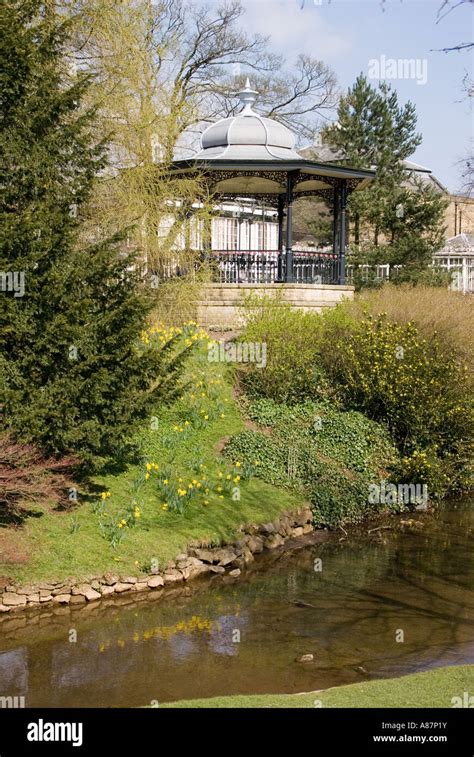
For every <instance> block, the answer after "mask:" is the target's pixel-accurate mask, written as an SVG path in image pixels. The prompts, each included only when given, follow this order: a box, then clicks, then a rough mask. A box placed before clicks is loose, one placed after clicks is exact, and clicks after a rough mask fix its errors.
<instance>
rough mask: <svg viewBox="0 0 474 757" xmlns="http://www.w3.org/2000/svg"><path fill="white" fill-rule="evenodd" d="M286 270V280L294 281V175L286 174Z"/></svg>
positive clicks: (288, 281) (289, 282)
mask: <svg viewBox="0 0 474 757" xmlns="http://www.w3.org/2000/svg"><path fill="white" fill-rule="evenodd" d="M285 257H286V270H285V281H286V282H287V283H288V284H291V283H292V282H293V177H292V175H291V174H290V173H288V174H287V176H286V250H285Z"/></svg>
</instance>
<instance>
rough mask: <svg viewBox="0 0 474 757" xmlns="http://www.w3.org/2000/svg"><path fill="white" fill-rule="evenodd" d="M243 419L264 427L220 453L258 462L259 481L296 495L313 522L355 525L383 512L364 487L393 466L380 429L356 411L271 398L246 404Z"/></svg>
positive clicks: (394, 461)
mask: <svg viewBox="0 0 474 757" xmlns="http://www.w3.org/2000/svg"><path fill="white" fill-rule="evenodd" d="M247 412H248V415H249V417H250V418H251V419H252V420H254V421H256V422H257V423H259V424H261V425H263V426H266V427H270V428H271V435H269V434H268V432H266V433H263V432H260V431H244V432H242V433H240V434H237V435H236V436H234V437H233V438H232V439H231V440H230V442H229V443H228V444H227V446H226V448H225V451H224V452H225V454H226V455H227V456H229V457H231V458H232V459H235V458H237V457H238V458H239V459H240V460H242V461H243V462H244V463H247V462H250V461H252V460H258V462H259V466H258V469H257V470H258V473H257V475H259V476H260V477H262V478H263V479H264V480H265V481H268V482H269V483H272V484H276V485H278V486H285V487H288V488H292V489H296V490H297V491H300V492H301V493H302V494H303V495H304V496H305V497H307V498H308V499H309V500H310V502H311V506H312V508H313V512H314V518H315V523H316V524H317V525H320V526H331V527H333V526H336V525H339V524H342V523H347V522H356V521H359V520H361V519H363V518H364V517H366V516H367V515H369V514H373V513H374V512H376V511H378V510H381V509H383V507H384V506H383V505H382V506H380V505H379V506H377V505H373V504H370V503H369V500H368V492H369V483H371V482H378V481H380V479H381V478H383V477H385V476H387V475H388V471H389V469H390V468H392V467H394V466H396V465H397V464H398V456H397V452H396V450H395V448H394V446H393V444H392V442H391V440H390V437H389V435H388V433H387V431H386V429H384V428H383V427H382V426H380V425H379V424H377V423H375V422H373V421H370V420H368V419H367V418H364V416H363V415H361V414H360V413H357V412H341V411H338V410H336V409H334V408H333V407H331V406H330V404H329V403H327V402H319V403H315V402H305V403H302V404H298V405H294V406H291V407H289V406H286V405H282V404H277V403H275V402H273V401H271V400H258V401H255V402H251V403H250V404H249V407H248V410H247Z"/></svg>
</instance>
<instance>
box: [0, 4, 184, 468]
mask: <svg viewBox="0 0 474 757" xmlns="http://www.w3.org/2000/svg"><path fill="white" fill-rule="evenodd" d="M1 14H2V21H3V24H2V26H3V35H2V42H1V53H0V54H1V69H2V93H3V109H2V110H3V113H2V116H1V121H0V151H1V158H2V160H1V166H2V167H1V179H0V184H1V186H2V196H1V202H0V215H1V235H2V238H1V249H0V272H3V274H4V277H3V281H4V282H5V286H4V287H3V288H4V290H6V291H3V292H0V297H1V305H2V318H1V322H0V336H1V345H2V346H1V353H0V370H1V376H2V400H1V402H2V404H3V414H4V419H5V421H6V424H7V426H8V427H9V428H10V429H11V430H12V431H13V432H14V433H15V435H16V436H17V438H20V439H24V440H28V441H34V442H36V443H38V444H39V445H40V446H41V447H42V448H43V449H45V450H46V451H47V452H49V453H53V454H63V453H65V452H70V451H72V452H74V453H76V454H78V455H79V456H80V457H81V458H82V460H83V461H84V463H85V464H86V465H89V466H91V467H97V466H98V465H99V464H100V463H101V462H102V461H103V460H105V459H106V458H107V457H109V456H110V455H114V454H116V452H117V449H119V448H120V447H121V446H122V445H123V444H124V441H125V440H126V439H128V438H129V437H130V435H131V434H132V432H133V429H134V427H135V424H136V422H137V421H138V419H139V418H142V417H144V415H145V414H146V413H147V412H148V408H149V403H150V402H151V400H152V399H153V398H154V397H160V396H161V397H167V396H169V395H170V393H171V392H172V391H175V390H176V389H177V388H178V382H177V381H176V375H175V373H176V371H177V370H178V368H179V361H173V360H172V359H171V358H169V357H168V355H169V354H171V350H170V351H168V352H167V351H165V352H159V353H158V352H155V351H153V350H147V351H146V352H145V353H144V354H143V353H141V352H140V350H139V349H138V348H137V343H139V336H140V333H141V331H142V330H143V328H144V327H145V326H146V320H147V315H148V312H149V309H150V307H151V299H150V298H149V296H148V294H147V288H146V287H145V286H143V284H142V281H141V279H140V276H139V274H138V272H137V270H138V269H137V266H135V265H134V258H133V256H132V255H129V254H127V253H126V252H124V245H123V244H120V242H121V239H120V238H119V237H115V238H113V239H105V240H104V239H101V238H100V231H99V230H98V231H97V235H96V238H94V239H91V240H90V243H89V244H87V245H86V244H84V243H83V242H82V241H81V242H79V236H80V235H79V230H80V227H81V222H82V216H83V215H84V214H85V213H86V208H87V200H88V199H89V197H90V195H91V190H92V186H93V183H94V181H95V179H96V177H97V174H98V173H99V172H100V171H101V170H102V169H103V167H104V164H105V158H104V155H105V148H106V146H105V144H104V143H102V142H99V143H97V142H96V140H95V138H94V117H95V116H94V111H93V110H91V109H89V110H87V109H86V108H84V107H83V106H82V105H81V103H82V100H83V98H84V95H85V93H86V91H87V88H88V86H89V85H90V82H89V80H88V78H87V77H86V76H83V75H82V74H81V73H80V72H78V73H76V74H75V73H74V72H73V71H72V72H71V71H68V68H67V65H66V57H65V50H66V49H67V43H68V35H69V33H70V23H71V21H67V20H64V18H62V17H61V16H59V15H57V13H56V11H55V10H54V4H51V3H48V2H41V1H40V0H11V1H10V2H8V3H7V4H5V5H4V6H3V8H2V10H1ZM15 281H16V282H17V283H18V282H21V281H23V284H24V292H21V291H20V289H21V287H20V286H18V287H16V290H15V288H14V286H13V283H14V282H15ZM171 387H173V389H172V388H171Z"/></svg>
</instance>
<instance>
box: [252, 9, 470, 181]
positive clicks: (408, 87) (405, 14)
mask: <svg viewBox="0 0 474 757" xmlns="http://www.w3.org/2000/svg"><path fill="white" fill-rule="evenodd" d="M452 2H453V3H454V2H456V0H452ZM242 4H243V6H244V7H245V9H246V16H245V25H246V27H247V29H248V31H254V32H259V33H261V34H265V35H270V37H271V39H270V47H271V49H272V50H273V51H274V52H278V53H282V54H284V55H285V58H286V59H287V61H288V64H291V62H292V61H293V60H294V59H295V57H296V56H297V55H298V53H300V52H304V53H308V54H311V55H313V56H316V57H318V58H320V59H321V60H323V61H324V62H325V63H327V64H328V65H329V66H330V67H331V68H332V69H333V71H334V72H335V73H336V75H337V78H338V81H339V84H340V86H341V87H342V88H343V89H344V90H346V89H347V88H348V87H349V86H350V85H351V84H352V83H353V82H354V80H355V78H356V77H357V75H358V74H359V73H360V72H363V73H365V74H366V75H368V74H369V66H370V65H372V66H374V64H373V63H372V64H370V61H374V60H377V61H379V62H380V61H382V60H383V59H382V56H385V60H386V61H388V60H389V59H394V60H396V61H398V60H399V59H414V60H416V61H418V63H417V65H418V72H417V74H416V76H415V78H408V79H407V78H398V79H394V80H392V82H391V83H392V85H393V86H394V87H395V88H396V89H397V91H398V93H399V100H400V102H402V103H404V102H406V101H407V100H412V102H414V104H415V106H416V110H417V113H418V131H420V132H421V133H422V135H423V144H422V145H421V146H420V147H419V148H418V150H417V151H416V153H415V155H414V156H413V157H412V159H413V160H415V162H417V163H421V164H422V165H425V166H428V167H429V168H431V169H432V170H433V172H434V174H435V175H436V176H437V178H438V179H439V180H440V181H441V182H442V183H443V184H444V185H445V186H446V187H447V188H448V189H449V190H450V191H453V192H455V191H458V190H459V189H460V187H461V179H460V170H461V169H460V166H459V165H458V161H459V160H461V159H462V158H463V157H464V156H465V154H466V153H467V150H468V147H469V141H470V139H472V137H473V120H472V107H471V109H470V107H469V100H468V99H467V98H466V95H465V93H464V92H463V90H462V79H463V77H464V76H465V74H466V72H467V71H468V70H469V71H470V73H471V75H472V62H473V59H472V55H471V54H470V53H467V52H451V53H447V54H446V53H442V52H436V50H437V49H439V48H443V47H448V46H452V45H456V44H459V43H460V42H468V41H471V40H472V38H473V16H474V14H473V10H474V5H472V4H470V3H467V4H465V5H463V6H460V7H459V8H457V9H455V10H453V11H452V12H451V13H449V14H447V15H446V16H445V17H444V18H443V19H441V20H440V21H439V22H438V23H436V21H437V12H438V9H439V7H440V6H441V4H442V0H387V2H386V3H385V7H386V10H385V12H383V11H382V10H381V7H380V2H379V0H361V1H359V0H331V2H329V0H321V2H320V0H242ZM425 79H426V81H425ZM418 82H420V83H418ZM373 83H374V84H377V80H375V79H374V80H373ZM471 100H472V98H471ZM257 107H258V106H257Z"/></svg>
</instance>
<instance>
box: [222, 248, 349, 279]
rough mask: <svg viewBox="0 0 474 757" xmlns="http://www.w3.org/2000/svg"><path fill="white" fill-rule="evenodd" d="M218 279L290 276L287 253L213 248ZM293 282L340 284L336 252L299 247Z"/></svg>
mask: <svg viewBox="0 0 474 757" xmlns="http://www.w3.org/2000/svg"><path fill="white" fill-rule="evenodd" d="M210 257H211V260H212V261H213V262H214V265H213V271H214V279H215V280H216V281H218V282H220V283H224V284H273V283H277V282H279V281H285V280H286V256H285V254H284V253H283V254H279V252H278V250H212V252H211V253H210ZM292 280H293V283H295V284H337V283H338V259H337V256H336V255H334V254H332V253H321V252H316V251H314V252H313V251H300V250H295V251H294V253H293V277H292Z"/></svg>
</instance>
